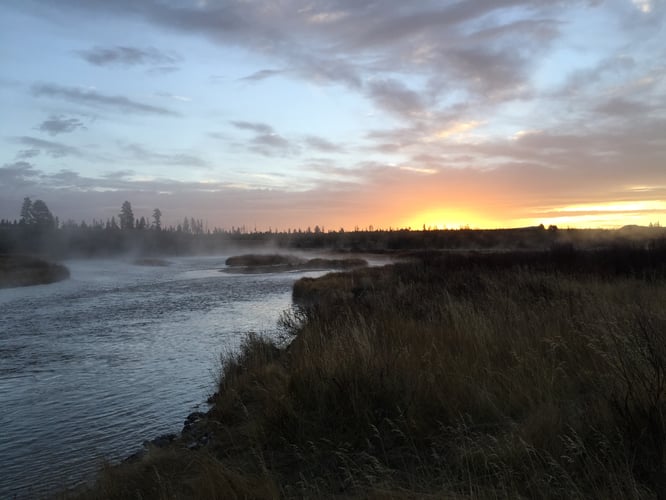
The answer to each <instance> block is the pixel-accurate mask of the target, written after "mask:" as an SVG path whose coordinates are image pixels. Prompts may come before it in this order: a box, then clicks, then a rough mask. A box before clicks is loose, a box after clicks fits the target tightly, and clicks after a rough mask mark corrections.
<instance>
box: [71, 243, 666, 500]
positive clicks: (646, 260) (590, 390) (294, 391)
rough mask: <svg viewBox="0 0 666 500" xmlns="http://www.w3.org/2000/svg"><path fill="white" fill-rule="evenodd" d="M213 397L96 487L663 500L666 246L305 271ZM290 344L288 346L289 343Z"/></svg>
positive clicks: (155, 492)
mask: <svg viewBox="0 0 666 500" xmlns="http://www.w3.org/2000/svg"><path fill="white" fill-rule="evenodd" d="M294 293H295V297H296V298H297V299H299V300H300V301H301V302H302V303H303V304H305V305H304V306H303V308H302V309H301V310H300V312H299V313H296V314H290V315H285V316H284V317H283V319H282V325H283V327H284V333H285V336H286V337H287V340H292V342H291V343H290V344H289V347H287V348H284V346H280V345H278V344H276V343H275V342H273V341H270V340H267V339H262V338H258V337H256V336H250V337H248V338H247V339H246V341H245V343H244V345H243V348H242V350H241V351H240V352H239V353H238V354H237V355H235V356H232V357H229V358H227V359H226V360H225V362H224V367H223V374H222V377H221V380H220V385H219V391H218V393H217V394H216V395H215V396H214V398H213V402H214V407H213V408H212V410H211V411H210V412H209V413H208V414H207V415H205V416H201V418H200V419H199V420H198V421H197V422H195V423H194V424H193V425H191V426H189V427H188V430H187V431H186V432H185V433H184V434H183V436H182V437H181V438H179V439H177V440H176V441H175V442H174V443H172V444H171V445H170V446H168V447H166V448H162V449H158V448H152V449H151V450H150V451H149V452H148V453H147V454H146V455H145V456H144V457H143V458H141V459H140V460H137V461H134V462H133V463H127V464H123V465H121V466H116V467H108V468H106V469H105V470H104V471H103V472H102V474H101V475H100V476H99V479H98V482H97V484H96V485H95V488H94V489H93V490H91V491H88V492H86V493H84V494H83V495H82V497H85V498H273V497H310V498H322V497H324V498H325V497H334V496H337V497H344V498H387V497H388V498H563V499H564V498H567V499H570V498H598V499H609V498H610V499H614V498H617V499H620V498H621V499H631V498H634V499H638V498H645V499H648V498H657V497H658V498H664V495H666V485H665V483H664V481H665V479H664V478H665V477H666V476H665V472H666V451H665V449H664V445H665V443H666V428H665V418H664V417H665V414H666V399H665V398H666V395H665V391H666V309H665V308H664V304H665V303H666V252H665V249H664V248H653V249H651V250H645V249H642V248H640V249H639V248H634V249H629V248H624V249H615V250H604V251H597V252H595V253H590V252H576V251H574V250H572V249H564V250H559V251H556V252H540V253H525V252H522V253H503V254H489V255H483V254H465V255H450V254H440V253H434V252H430V253H420V254H415V255H413V256H412V260H411V261H409V262H405V263H401V264H395V265H392V266H387V267H384V268H367V269H360V270H355V271H352V272H349V273H336V274H330V275H327V276H324V277H322V278H319V279H316V280H301V281H300V282H298V283H297V284H296V286H295V289H294ZM285 345H286V342H285Z"/></svg>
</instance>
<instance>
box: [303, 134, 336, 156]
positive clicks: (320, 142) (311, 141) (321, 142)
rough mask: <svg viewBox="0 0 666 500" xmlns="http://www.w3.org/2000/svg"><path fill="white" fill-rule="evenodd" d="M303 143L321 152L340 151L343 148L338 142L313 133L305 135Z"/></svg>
mask: <svg viewBox="0 0 666 500" xmlns="http://www.w3.org/2000/svg"><path fill="white" fill-rule="evenodd" d="M305 143H306V144H307V145H308V147H310V148H312V149H315V150H317V151H321V152H323V153H342V152H344V148H343V147H342V146H340V145H339V144H335V143H333V142H331V141H329V140H327V139H324V138H323V137H317V136H314V135H309V136H307V137H305Z"/></svg>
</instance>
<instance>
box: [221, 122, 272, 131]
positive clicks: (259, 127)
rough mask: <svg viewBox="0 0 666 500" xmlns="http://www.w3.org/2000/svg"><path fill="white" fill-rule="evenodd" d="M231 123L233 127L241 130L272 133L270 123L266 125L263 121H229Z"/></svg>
mask: <svg viewBox="0 0 666 500" xmlns="http://www.w3.org/2000/svg"><path fill="white" fill-rule="evenodd" d="M229 123H231V124H232V125H233V126H234V127H236V128H239V129H241V130H251V131H252V132H256V133H257V134H272V133H273V127H271V126H270V125H267V124H265V123H259V122H246V121H241V120H238V121H231V122H229Z"/></svg>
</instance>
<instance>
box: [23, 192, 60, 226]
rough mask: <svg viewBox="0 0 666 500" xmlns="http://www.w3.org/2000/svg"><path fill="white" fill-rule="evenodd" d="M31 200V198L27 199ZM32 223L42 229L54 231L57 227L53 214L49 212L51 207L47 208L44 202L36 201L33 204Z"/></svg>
mask: <svg viewBox="0 0 666 500" xmlns="http://www.w3.org/2000/svg"><path fill="white" fill-rule="evenodd" d="M27 199H28V200H29V198H27ZM31 213H32V221H33V223H34V224H35V225H37V226H38V227H39V228H42V229H53V227H54V226H55V219H54V218H53V214H52V213H51V211H50V210H49V207H47V206H46V203H44V202H43V201H42V200H36V201H35V202H34V203H33V204H32V209H31Z"/></svg>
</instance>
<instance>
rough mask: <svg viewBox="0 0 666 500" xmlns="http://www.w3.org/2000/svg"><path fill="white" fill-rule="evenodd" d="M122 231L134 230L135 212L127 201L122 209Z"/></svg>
mask: <svg viewBox="0 0 666 500" xmlns="http://www.w3.org/2000/svg"><path fill="white" fill-rule="evenodd" d="M119 217H120V229H133V228H134V212H132V205H131V204H130V202H129V201H125V202H124V203H123V206H122V207H121V208H120V215H119Z"/></svg>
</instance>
